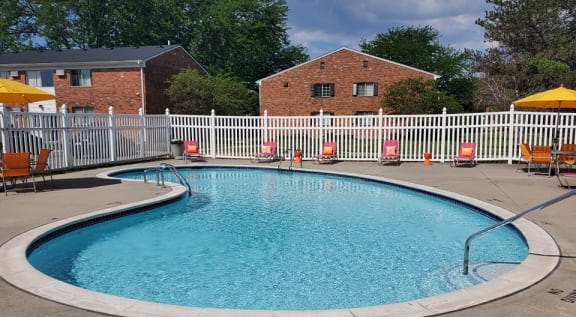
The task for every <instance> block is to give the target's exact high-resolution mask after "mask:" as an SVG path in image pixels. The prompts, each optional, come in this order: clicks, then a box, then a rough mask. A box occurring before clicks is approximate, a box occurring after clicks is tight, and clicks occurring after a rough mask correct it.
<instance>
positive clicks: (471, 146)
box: [450, 142, 478, 167]
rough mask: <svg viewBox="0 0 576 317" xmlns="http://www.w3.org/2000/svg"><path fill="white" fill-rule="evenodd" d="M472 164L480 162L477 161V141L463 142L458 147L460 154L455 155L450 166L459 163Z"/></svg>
mask: <svg viewBox="0 0 576 317" xmlns="http://www.w3.org/2000/svg"><path fill="white" fill-rule="evenodd" d="M459 164H460V165H472V166H475V165H476V164H478V162H477V161H476V143H475V142H462V143H460V147H459V148H458V154H457V155H455V156H454V158H453V159H452V162H450V167H454V166H458V165H459Z"/></svg>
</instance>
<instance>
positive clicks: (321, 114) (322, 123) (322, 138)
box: [318, 109, 328, 149]
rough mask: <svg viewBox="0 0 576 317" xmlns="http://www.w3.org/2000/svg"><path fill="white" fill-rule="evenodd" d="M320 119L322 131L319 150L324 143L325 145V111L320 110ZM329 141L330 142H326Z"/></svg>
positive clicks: (320, 132)
mask: <svg viewBox="0 0 576 317" xmlns="http://www.w3.org/2000/svg"><path fill="white" fill-rule="evenodd" d="M318 117H320V130H319V131H318V132H319V135H318V148H319V149H321V148H322V143H324V110H323V109H320V113H319V116H318ZM326 141H328V140H326Z"/></svg>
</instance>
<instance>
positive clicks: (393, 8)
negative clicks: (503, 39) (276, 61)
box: [287, 0, 489, 57]
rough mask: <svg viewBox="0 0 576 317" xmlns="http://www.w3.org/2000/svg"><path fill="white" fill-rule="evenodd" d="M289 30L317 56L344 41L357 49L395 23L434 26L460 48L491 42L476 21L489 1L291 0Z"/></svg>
mask: <svg viewBox="0 0 576 317" xmlns="http://www.w3.org/2000/svg"><path fill="white" fill-rule="evenodd" d="M287 3H288V8H289V12H288V26H289V27H290V29H289V31H288V33H289V35H290V40H291V42H292V43H293V44H302V45H304V46H305V47H307V48H308V53H309V54H310V55H311V57H316V56H318V55H322V54H325V53H327V52H329V51H331V50H334V49H337V48H339V47H342V46H346V47H350V48H354V49H357V48H358V44H359V43H360V41H361V40H362V39H367V40H372V39H373V38H374V37H375V36H376V34H378V33H386V32H387V31H388V30H389V29H390V28H393V27H405V26H415V27H422V26H426V25H430V26H431V27H433V28H434V29H436V30H437V31H438V32H439V33H440V41H441V42H442V44H444V45H450V46H452V47H454V48H456V49H464V48H473V49H482V48H485V47H487V45H486V44H484V43H483V29H482V28H481V27H479V26H477V25H476V24H475V21H476V19H478V18H483V17H484V12H485V11H486V10H487V9H488V8H489V7H488V5H487V4H486V3H485V1H484V0H403V1H386V0H352V1H351V0H308V1H302V0H287Z"/></svg>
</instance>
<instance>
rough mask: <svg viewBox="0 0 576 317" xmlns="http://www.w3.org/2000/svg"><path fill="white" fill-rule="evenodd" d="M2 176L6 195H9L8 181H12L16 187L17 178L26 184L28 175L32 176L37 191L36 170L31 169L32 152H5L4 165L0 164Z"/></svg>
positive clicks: (33, 185) (0, 174)
mask: <svg viewBox="0 0 576 317" xmlns="http://www.w3.org/2000/svg"><path fill="white" fill-rule="evenodd" d="M0 176H2V184H3V185H4V192H5V193H6V195H8V188H7V187H6V182H7V181H11V183H12V185H13V186H14V187H16V180H18V179H20V180H21V181H22V184H25V183H26V182H27V180H28V177H30V178H32V187H33V188H34V192H36V182H35V181H34V171H33V170H32V169H30V152H18V153H4V156H3V157H2V165H1V166H0Z"/></svg>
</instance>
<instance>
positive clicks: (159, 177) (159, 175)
mask: <svg viewBox="0 0 576 317" xmlns="http://www.w3.org/2000/svg"><path fill="white" fill-rule="evenodd" d="M152 170H153V171H155V172H156V184H157V185H161V186H162V187H166V186H165V184H164V171H165V170H168V171H170V172H171V173H172V174H173V175H174V176H175V177H176V178H177V179H178V181H179V182H180V184H182V185H184V186H186V188H187V190H188V193H189V194H190V193H192V187H191V186H190V184H189V183H188V182H187V181H186V179H185V178H184V176H182V174H181V173H180V172H179V171H178V169H177V168H176V167H174V165H172V164H168V163H161V164H160V165H158V166H156V167H154V168H149V169H145V170H144V183H147V182H148V179H147V177H146V174H147V173H148V172H149V171H152Z"/></svg>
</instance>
